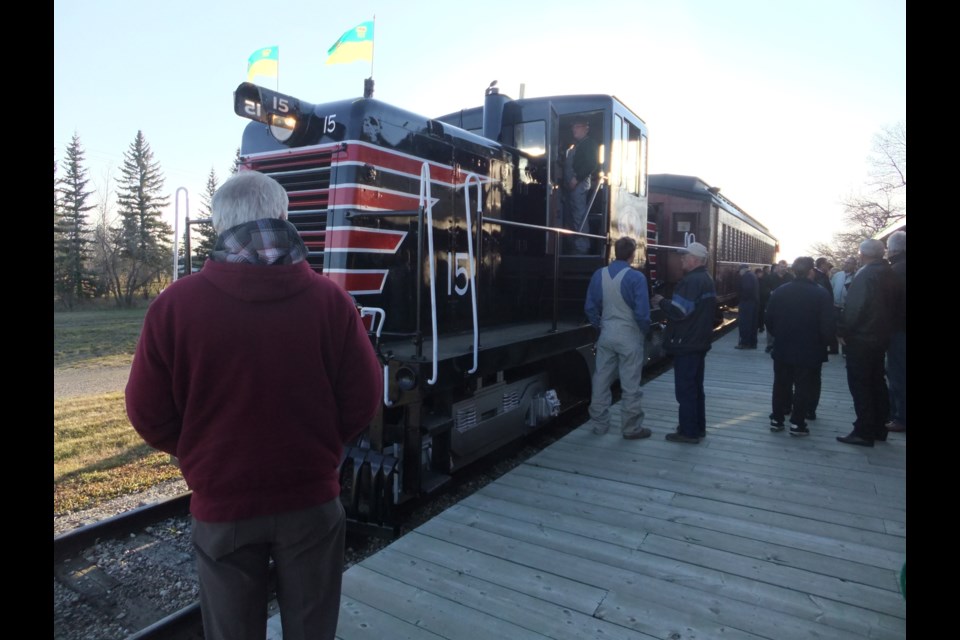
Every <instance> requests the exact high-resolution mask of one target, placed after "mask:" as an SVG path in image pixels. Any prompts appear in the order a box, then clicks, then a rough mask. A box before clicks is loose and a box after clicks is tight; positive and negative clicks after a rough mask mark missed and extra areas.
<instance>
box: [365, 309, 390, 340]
mask: <svg viewBox="0 0 960 640" xmlns="http://www.w3.org/2000/svg"><path fill="white" fill-rule="evenodd" d="M366 316H373V318H374V320H376V318H377V316H380V323H379V324H378V325H377V328H376V330H375V331H374V334H375V335H376V336H377V343H379V342H380V332H381V331H383V323H384V322H386V320H387V312H386V311H384V310H383V309H381V308H380V307H360V317H361V318H363V317H366Z"/></svg>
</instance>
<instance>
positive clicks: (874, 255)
mask: <svg viewBox="0 0 960 640" xmlns="http://www.w3.org/2000/svg"><path fill="white" fill-rule="evenodd" d="M884 250H885V249H884V246H883V243H882V242H880V241H879V240H864V241H863V242H862V243H860V263H861V264H862V265H863V266H862V267H860V270H859V271H857V273H856V275H855V276H854V277H853V282H851V283H850V289H849V290H848V291H847V300H846V303H845V304H844V307H843V313H842V315H841V316H840V326H839V327H838V331H837V334H838V335H839V337H840V343H841V344H843V345H845V346H846V353H847V384H848V385H849V387H850V395H852V396H853V409H854V411H855V412H856V414H857V419H856V421H855V422H854V423H853V431H851V432H850V433H849V434H848V435H846V436H837V440H839V441H840V442H843V443H845V444H856V445H860V446H864V447H872V446H873V443H874V442H875V441H877V440H879V441H881V442H883V441H885V440H886V439H887V427H886V426H885V424H884V423H885V422H886V420H887V417H888V414H889V413H890V398H889V395H888V393H889V392H888V391H887V383H886V380H885V379H884V357H885V355H886V351H887V347H888V346H889V345H890V337H891V336H892V335H893V330H894V322H893V321H894V310H895V309H896V302H897V301H896V297H897V281H896V276H895V275H894V273H893V271H892V270H891V269H890V264H889V263H888V262H887V261H886V260H884V259H883V253H884Z"/></svg>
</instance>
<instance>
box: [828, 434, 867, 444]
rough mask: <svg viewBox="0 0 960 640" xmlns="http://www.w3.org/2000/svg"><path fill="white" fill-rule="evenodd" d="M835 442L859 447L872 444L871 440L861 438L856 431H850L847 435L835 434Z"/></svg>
mask: <svg viewBox="0 0 960 640" xmlns="http://www.w3.org/2000/svg"><path fill="white" fill-rule="evenodd" d="M837 442H842V443H843V444H855V445H858V446H861V447H872V446H873V440H867V439H865V438H861V437H860V436H858V435H857V434H856V433H851V434H850V435H848V436H837Z"/></svg>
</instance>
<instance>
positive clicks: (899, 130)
mask: <svg viewBox="0 0 960 640" xmlns="http://www.w3.org/2000/svg"><path fill="white" fill-rule="evenodd" d="M867 162H868V164H869V172H868V173H869V176H868V181H867V183H866V184H865V185H864V190H863V192H862V193H859V194H851V195H849V196H847V197H846V198H845V199H844V200H843V207H844V214H843V218H844V223H845V226H844V229H843V230H842V231H840V232H839V233H837V234H834V237H833V240H832V241H831V242H830V243H818V244H815V245H814V246H813V247H812V249H813V251H814V253H815V254H816V255H818V256H824V257H827V258H830V259H831V262H833V263H834V264H835V265H840V264H841V263H842V260H843V258H845V257H847V256H851V255H853V256H855V255H857V248H858V246H859V244H860V243H861V242H862V241H863V240H865V239H866V238H872V237H873V236H875V235H876V234H877V233H878V232H879V231H881V230H882V229H885V228H886V227H888V226H889V225H890V224H892V223H894V222H896V221H897V220H900V219H903V218H905V217H906V215H907V125H906V123H905V122H898V123H897V124H895V125H892V126H888V127H885V128H884V129H882V130H881V131H880V132H879V133H877V134H876V135H875V136H874V139H873V148H872V150H871V152H870V155H869V157H868V158H867Z"/></svg>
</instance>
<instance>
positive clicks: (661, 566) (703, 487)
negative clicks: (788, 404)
mask: <svg viewBox="0 0 960 640" xmlns="http://www.w3.org/2000/svg"><path fill="white" fill-rule="evenodd" d="M734 344H736V336H735V335H733V334H730V335H728V336H726V337H724V338H723V339H721V340H720V341H718V342H717V343H715V345H714V348H713V349H712V350H711V351H710V353H709V354H708V356H707V366H706V376H705V383H706V384H705V387H706V393H707V421H708V429H707V430H708V436H707V437H706V438H705V439H704V440H703V441H702V442H701V443H700V444H699V445H678V444H674V443H670V442H667V441H665V440H664V439H663V436H664V434H666V433H667V432H669V431H671V430H673V428H674V427H675V425H676V413H677V407H676V399H675V397H674V391H673V376H672V374H671V373H669V372H668V373H667V374H665V375H663V376H660V377H659V378H657V379H655V380H653V381H651V382H649V383H647V384H646V385H644V388H643V389H644V397H643V406H644V410H645V412H646V418H645V422H644V424H645V426H648V427H650V428H651V429H652V430H653V431H654V436H653V437H652V438H650V439H646V440H638V441H627V440H623V439H622V438H620V437H619V435H618V433H617V432H618V429H616V428H612V429H611V430H610V432H609V433H608V434H606V435H604V436H597V435H595V434H593V433H592V430H591V429H590V425H589V424H585V425H583V426H581V427H580V428H578V429H575V430H574V431H572V432H571V433H570V434H568V435H567V436H565V437H564V438H563V439H561V440H560V441H558V442H556V443H554V444H553V445H551V446H550V447H548V448H547V449H545V450H543V451H541V452H540V453H538V454H537V455H535V456H533V457H531V458H530V459H529V460H527V461H526V462H525V463H524V464H522V465H520V466H518V467H517V468H515V469H513V470H512V471H510V472H509V473H507V474H505V475H504V476H502V477H501V478H500V479H499V480H497V481H496V482H494V483H491V484H489V485H487V486H486V487H484V488H483V489H481V490H480V491H478V492H476V493H475V494H473V495H472V496H469V497H468V498H466V499H464V500H463V501H462V502H460V503H459V504H457V505H455V506H454V507H451V508H449V509H447V510H446V511H444V512H443V513H441V514H439V515H438V516H437V517H435V518H433V519H432V520H430V521H429V522H427V523H425V524H423V525H421V526H420V527H418V528H417V529H416V530H415V531H413V532H411V533H409V534H407V535H406V536H404V537H402V538H400V539H398V540H396V541H395V542H394V543H393V544H391V545H390V546H389V547H388V548H386V549H384V550H383V551H381V552H379V553H378V554H376V555H374V556H372V557H371V558H368V559H367V560H365V561H363V562H362V563H360V564H359V565H355V566H353V567H351V568H350V569H349V570H348V571H347V572H346V573H345V574H344V595H343V599H342V606H341V621H340V628H339V629H338V638H341V639H342V640H353V639H354V638H357V639H362V640H366V639H368V638H372V637H378V636H377V633H376V631H381V632H383V633H382V634H381V635H380V636H379V637H384V638H394V637H396V638H411V639H416V638H427V639H430V640H436V639H437V638H536V639H539V638H547V637H549V638H554V639H557V640H568V639H569V640H574V639H577V640H579V639H581V638H623V639H624V640H628V639H632V638H636V639H648V638H660V639H663V640H675V639H681V638H683V639H690V640H693V639H694V638H696V639H698V640H703V639H704V638H742V639H745V640H746V639H751V640H755V639H757V638H766V639H769V640H794V639H796V640H801V639H803V640H806V639H808V638H825V639H833V638H837V639H851V640H860V639H866V638H869V639H871V640H873V639H879V640H902V639H903V638H905V637H906V628H907V620H906V603H905V601H904V599H903V597H902V596H901V594H900V593H899V586H898V572H899V570H900V568H901V566H902V565H903V563H904V561H905V559H906V481H907V478H906V475H907V474H906V437H905V434H890V436H889V441H888V442H886V443H877V445H876V446H875V447H874V448H873V449H869V448H861V447H850V446H848V445H844V444H841V443H838V442H837V441H836V439H835V436H837V435H845V434H846V433H848V432H849V431H850V429H851V423H852V421H853V418H854V415H853V404H852V401H851V399H850V395H849V392H848V391H847V386H846V372H845V370H844V364H843V361H842V359H838V358H836V357H832V358H831V360H830V362H828V363H825V364H824V367H823V390H822V395H821V401H820V405H819V407H818V409H817V420H816V421H811V422H810V423H809V424H810V429H811V435H810V436H809V437H806V438H793V437H791V436H790V435H789V434H788V433H786V432H781V433H771V432H770V430H769V419H768V414H769V407H770V393H771V388H772V379H773V375H772V361H771V359H770V357H769V355H767V354H765V353H763V350H762V347H761V349H759V350H757V351H745V350H743V351H742V350H735V349H733V348H732V347H733V345H734ZM613 416H614V420H615V421H616V420H618V419H619V405H618V404H617V405H614V407H613ZM614 424H616V422H615V423H614ZM367 620H369V623H367V622H366V621H367ZM392 625H395V630H394V629H393V627H392ZM374 630H375V631H374Z"/></svg>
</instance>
